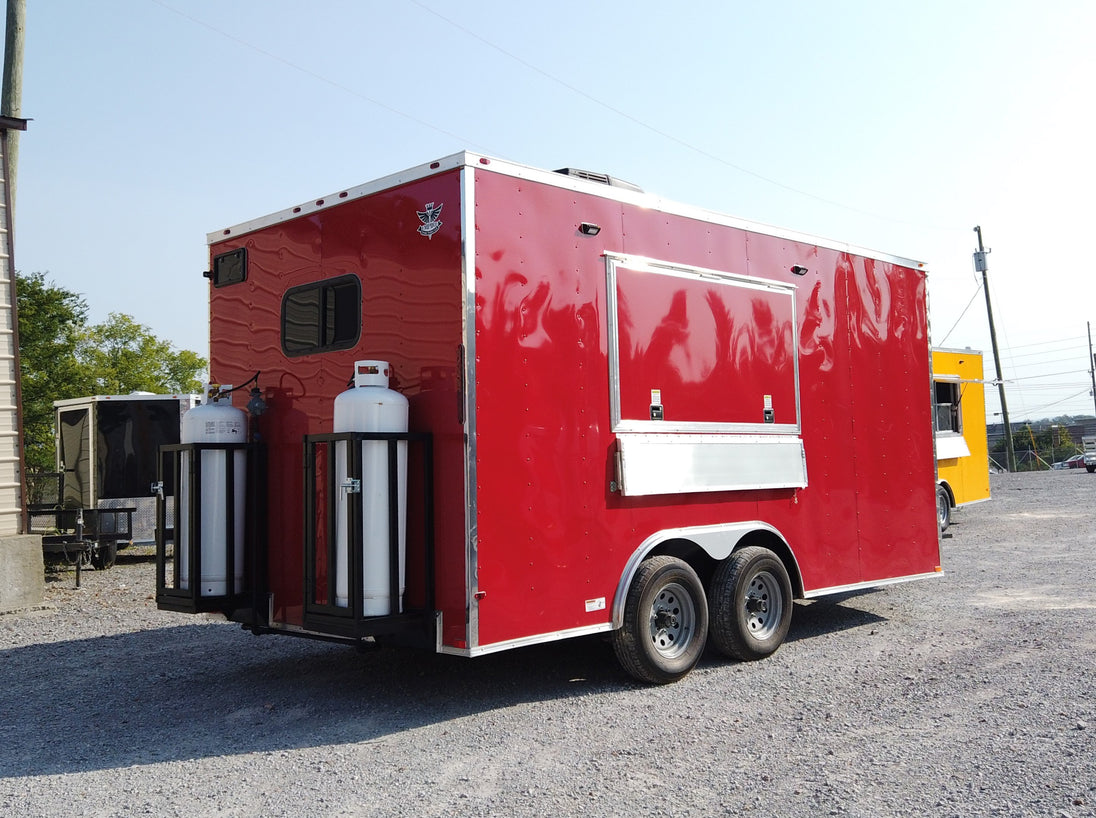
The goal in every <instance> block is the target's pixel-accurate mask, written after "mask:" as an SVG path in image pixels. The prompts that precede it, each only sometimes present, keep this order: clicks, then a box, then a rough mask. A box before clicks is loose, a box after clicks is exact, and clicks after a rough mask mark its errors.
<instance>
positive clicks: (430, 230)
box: [415, 202, 445, 239]
mask: <svg viewBox="0 0 1096 818" xmlns="http://www.w3.org/2000/svg"><path fill="white" fill-rule="evenodd" d="M443 207H445V205H444V204H439V205H436V204H434V203H433V202H428V203H426V204H424V205H423V209H422V210H416V211H415V215H417V216H418V217H419V221H420V222H422V224H420V225H419V235H420V236H426V238H428V239H431V238H433V237H434V234H435V233H437V232H438V231H439V230H441V226H442V220H441V209H442V208H443Z"/></svg>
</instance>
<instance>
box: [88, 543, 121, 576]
mask: <svg viewBox="0 0 1096 818" xmlns="http://www.w3.org/2000/svg"><path fill="white" fill-rule="evenodd" d="M117 559H118V543H114V542H108V543H100V544H99V547H98V548H97V549H95V550H94V551H93V552H92V555H91V564H92V565H94V566H95V568H96V569H98V570H100V571H105V570H106V569H108V568H113V567H114V563H115V561H116V560H117Z"/></svg>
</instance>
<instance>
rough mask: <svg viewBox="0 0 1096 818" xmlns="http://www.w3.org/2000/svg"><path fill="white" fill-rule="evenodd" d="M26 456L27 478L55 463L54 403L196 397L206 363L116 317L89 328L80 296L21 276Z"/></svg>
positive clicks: (41, 277)
mask: <svg viewBox="0 0 1096 818" xmlns="http://www.w3.org/2000/svg"><path fill="white" fill-rule="evenodd" d="M16 288H17V293H18V305H17V306H18V310H19V368H20V378H21V384H22V389H23V438H24V442H23V445H24V458H25V461H26V466H27V470H28V472H30V473H34V472H43V471H53V470H54V468H55V467H56V466H55V449H54V445H55V444H54V428H53V427H54V412H53V402H54V401H56V400H64V399H66V398H79V397H84V396H88V395H124V394H128V393H130V392H160V393H163V392H196V391H198V390H199V389H200V388H201V382H200V381H199V380H198V375H199V374H200V373H201V372H202V371H203V370H204V369H205V368H206V360H205V359H204V358H202V357H201V356H200V355H198V354H197V353H196V352H191V351H190V350H181V351H177V350H175V349H174V348H173V347H172V346H171V344H170V343H168V342H167V341H162V340H160V339H159V338H157V337H156V336H155V335H153V334H152V331H151V330H150V329H149V328H148V327H146V326H144V325H143V324H139V323H137V322H136V321H135V320H134V319H133V318H132V317H130V316H128V315H124V314H121V313H111V314H110V315H109V316H108V317H107V320H106V321H104V322H103V323H101V324H95V325H93V326H89V325H88V324H87V313H88V307H87V302H86V301H85V300H84V298H83V296H81V295H78V294H76V293H73V292H71V291H69V290H66V289H64V288H62V287H58V286H56V285H55V284H53V283H51V282H49V281H47V280H46V275H45V273H31V274H30V275H22V274H18V275H17V280H16Z"/></svg>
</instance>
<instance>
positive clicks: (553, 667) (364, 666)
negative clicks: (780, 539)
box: [0, 470, 1096, 818]
mask: <svg viewBox="0 0 1096 818" xmlns="http://www.w3.org/2000/svg"><path fill="white" fill-rule="evenodd" d="M992 490H993V494H994V497H993V499H992V500H991V501H990V502H988V503H982V504H979V505H976V506H972V507H969V508H966V509H963V510H961V511H959V512H957V513H956V514H955V516H954V518H953V519H954V520H955V522H954V524H953V525H952V528H951V529H950V530H949V532H948V533H949V534H950V535H951V536H949V537H948V538H946V539H945V540H944V543H943V551H944V566H945V571H946V573H945V574H944V575H943V576H942V577H941V578H938V579H934V580H931V581H926V582H917V583H910V584H904V585H897V586H891V587H889V588H887V589H884V590H881V591H878V592H873V593H866V594H860V595H855V596H845V597H842V598H840V599H829V600H825V601H817V602H813V603H797V605H796V612H795V618H794V620H793V623H792V630H791V634H790V635H789V639H788V642H787V643H786V644H785V645H784V646H783V647H782V648H781V649H780V650H779V651H778V652H777V653H776V654H775V655H774V656H772V657H770V658H769V659H767V660H765V661H763V662H758V663H751V664H735V663H731V662H726V661H723V660H720V659H718V658H716V657H714V656H707V657H705V659H704V660H703V661H702V662H701V664H700V666H699V667H698V668H697V669H696V670H694V671H693V673H692V674H690V675H689V676H687V677H686V678H685V679H684V680H682V681H681V682H679V683H677V684H674V685H669V686H666V687H658V688H651V687H641V686H637V685H635V684H633V683H632V682H631V681H630V680H629V679H628V678H627V677H625V675H624V673H623V672H622V671H621V670H619V669H618V667H617V665H616V662H615V660H614V658H613V655H612V650H611V649H610V647H609V646H608V644H606V643H605V642H604V641H603V640H601V639H582V640H572V641H570V642H563V643H557V644H553V645H544V646H538V647H535V648H528V649H523V650H517V651H510V652H507V653H503V654H497V655H493V656H486V657H482V658H478V659H461V658H457V657H448V656H437V655H433V654H429V653H419V652H415V651H399V650H388V649H385V650H378V651H374V652H368V653H359V652H356V651H354V650H351V649H348V648H345V647H340V646H337V645H328V644H326V643H316V642H310V641H306V640H299V639H290V638H283V637H270V636H264V637H259V638H256V637H254V636H252V635H250V634H248V633H246V632H244V631H242V630H241V629H240V628H239V627H238V626H236V625H232V624H228V623H225V622H224V621H223V620H218V619H217V618H215V617H192V616H186V615H180V614H172V613H167V612H161V611H158V610H156V607H155V602H154V599H153V565H152V561H151V560H150V559H149V558H148V557H147V555H146V556H134V555H123V556H122V557H121V560H120V564H119V565H118V566H116V567H115V568H114V569H112V570H110V571H102V572H96V571H86V572H84V574H83V587H82V588H80V589H76V588H74V579H75V577H74V574H73V572H72V571H71V569H70V570H68V571H64V572H60V573H55V574H51V575H50V581H49V582H48V591H47V598H48V607H47V609H46V610H43V611H39V612H35V613H29V614H20V615H8V616H3V617H0V684H2V690H3V699H2V703H0V815H3V816H68V815H73V816H83V815H87V816H131V815H156V816H188V818H189V817H190V816H300V815H310V816H370V815H378V816H387V815H407V816H466V815H467V816H481V815H482V816H487V815H492V816H502V815H508V816H545V817H547V816H560V815H597V816H601V815H619V816H643V815H674V816H685V815H692V816H708V815H731V814H747V815H748V814H757V815H778V816H785V815H786V816H791V815H795V816H814V815H839V816H872V818H876V816H899V815H901V816H924V815H933V816H980V815H1000V816H1055V817H1056V818H1061V816H1069V817H1070V818H1077V817H1078V816H1092V815H1096V697H1094V693H1096V630H1094V628H1093V624H1094V622H1096V617H1094V611H1096V559H1094V556H1096V554H1094V551H1096V545H1094V542H1093V530H1094V528H1096V525H1094V523H1096V510H1094V504H1093V502H1092V498H1093V494H1094V493H1096V475H1089V474H1087V473H1086V472H1085V471H1083V470H1076V471H1059V472H1044V473H1039V474H1026V475H1000V476H994V477H993V479H992Z"/></svg>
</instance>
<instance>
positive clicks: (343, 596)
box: [334, 361, 407, 616]
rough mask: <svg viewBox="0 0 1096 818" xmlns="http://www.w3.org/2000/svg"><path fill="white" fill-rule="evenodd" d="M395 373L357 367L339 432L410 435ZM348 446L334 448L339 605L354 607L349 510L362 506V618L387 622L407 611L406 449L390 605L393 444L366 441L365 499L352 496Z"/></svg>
mask: <svg viewBox="0 0 1096 818" xmlns="http://www.w3.org/2000/svg"><path fill="white" fill-rule="evenodd" d="M390 374H391V367H389V365H388V362H387V361H358V362H357V363H355V364H354V386H353V387H351V388H350V389H348V390H347V391H345V392H343V393H341V394H340V395H338V397H336V398H335V408H334V431H335V432H336V433H339V432H406V431H407V398H405V397H404V396H403V395H401V394H400V393H399V392H396V391H395V390H392V389H389V388H388V382H389V376H390ZM347 445H348V444H347V443H346V442H343V441H340V442H338V443H336V446H335V476H336V486H337V487H341V488H338V490H339V504H338V511H337V514H336V521H335V604H336V605H338V606H341V607H347V606H348V605H349V601H350V591H349V584H350V583H349V568H348V553H349V551H348V548H349V544H348V542H347V540H348V537H347V519H346V518H347V513H346V511H347V507H348V504H349V503H352V502H360V503H361V512H362V515H361V516H362V578H363V589H364V593H363V597H364V599H363V604H364V607H363V613H364V615H366V616H384V615H386V614H389V613H395V612H396V611H402V610H403V592H404V577H405V573H406V551H407V536H406V534H407V443H406V442H403V441H401V442H399V443H397V444H396V475H397V508H398V509H399V582H400V596H399V600H398V601H397V604H396V605H392V604H391V600H390V599H389V596H390V586H389V571H390V564H391V560H390V558H389V555H390V543H389V531H388V525H389V524H388V442H387V441H384V440H364V441H362V444H361V446H362V481H361V486H360V493H357V494H355V493H352V492H350V491H348V490H347V488H346V484H347V483H348V480H349V477H350V475H349V474H348V469H347V462H346V446H347Z"/></svg>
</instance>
